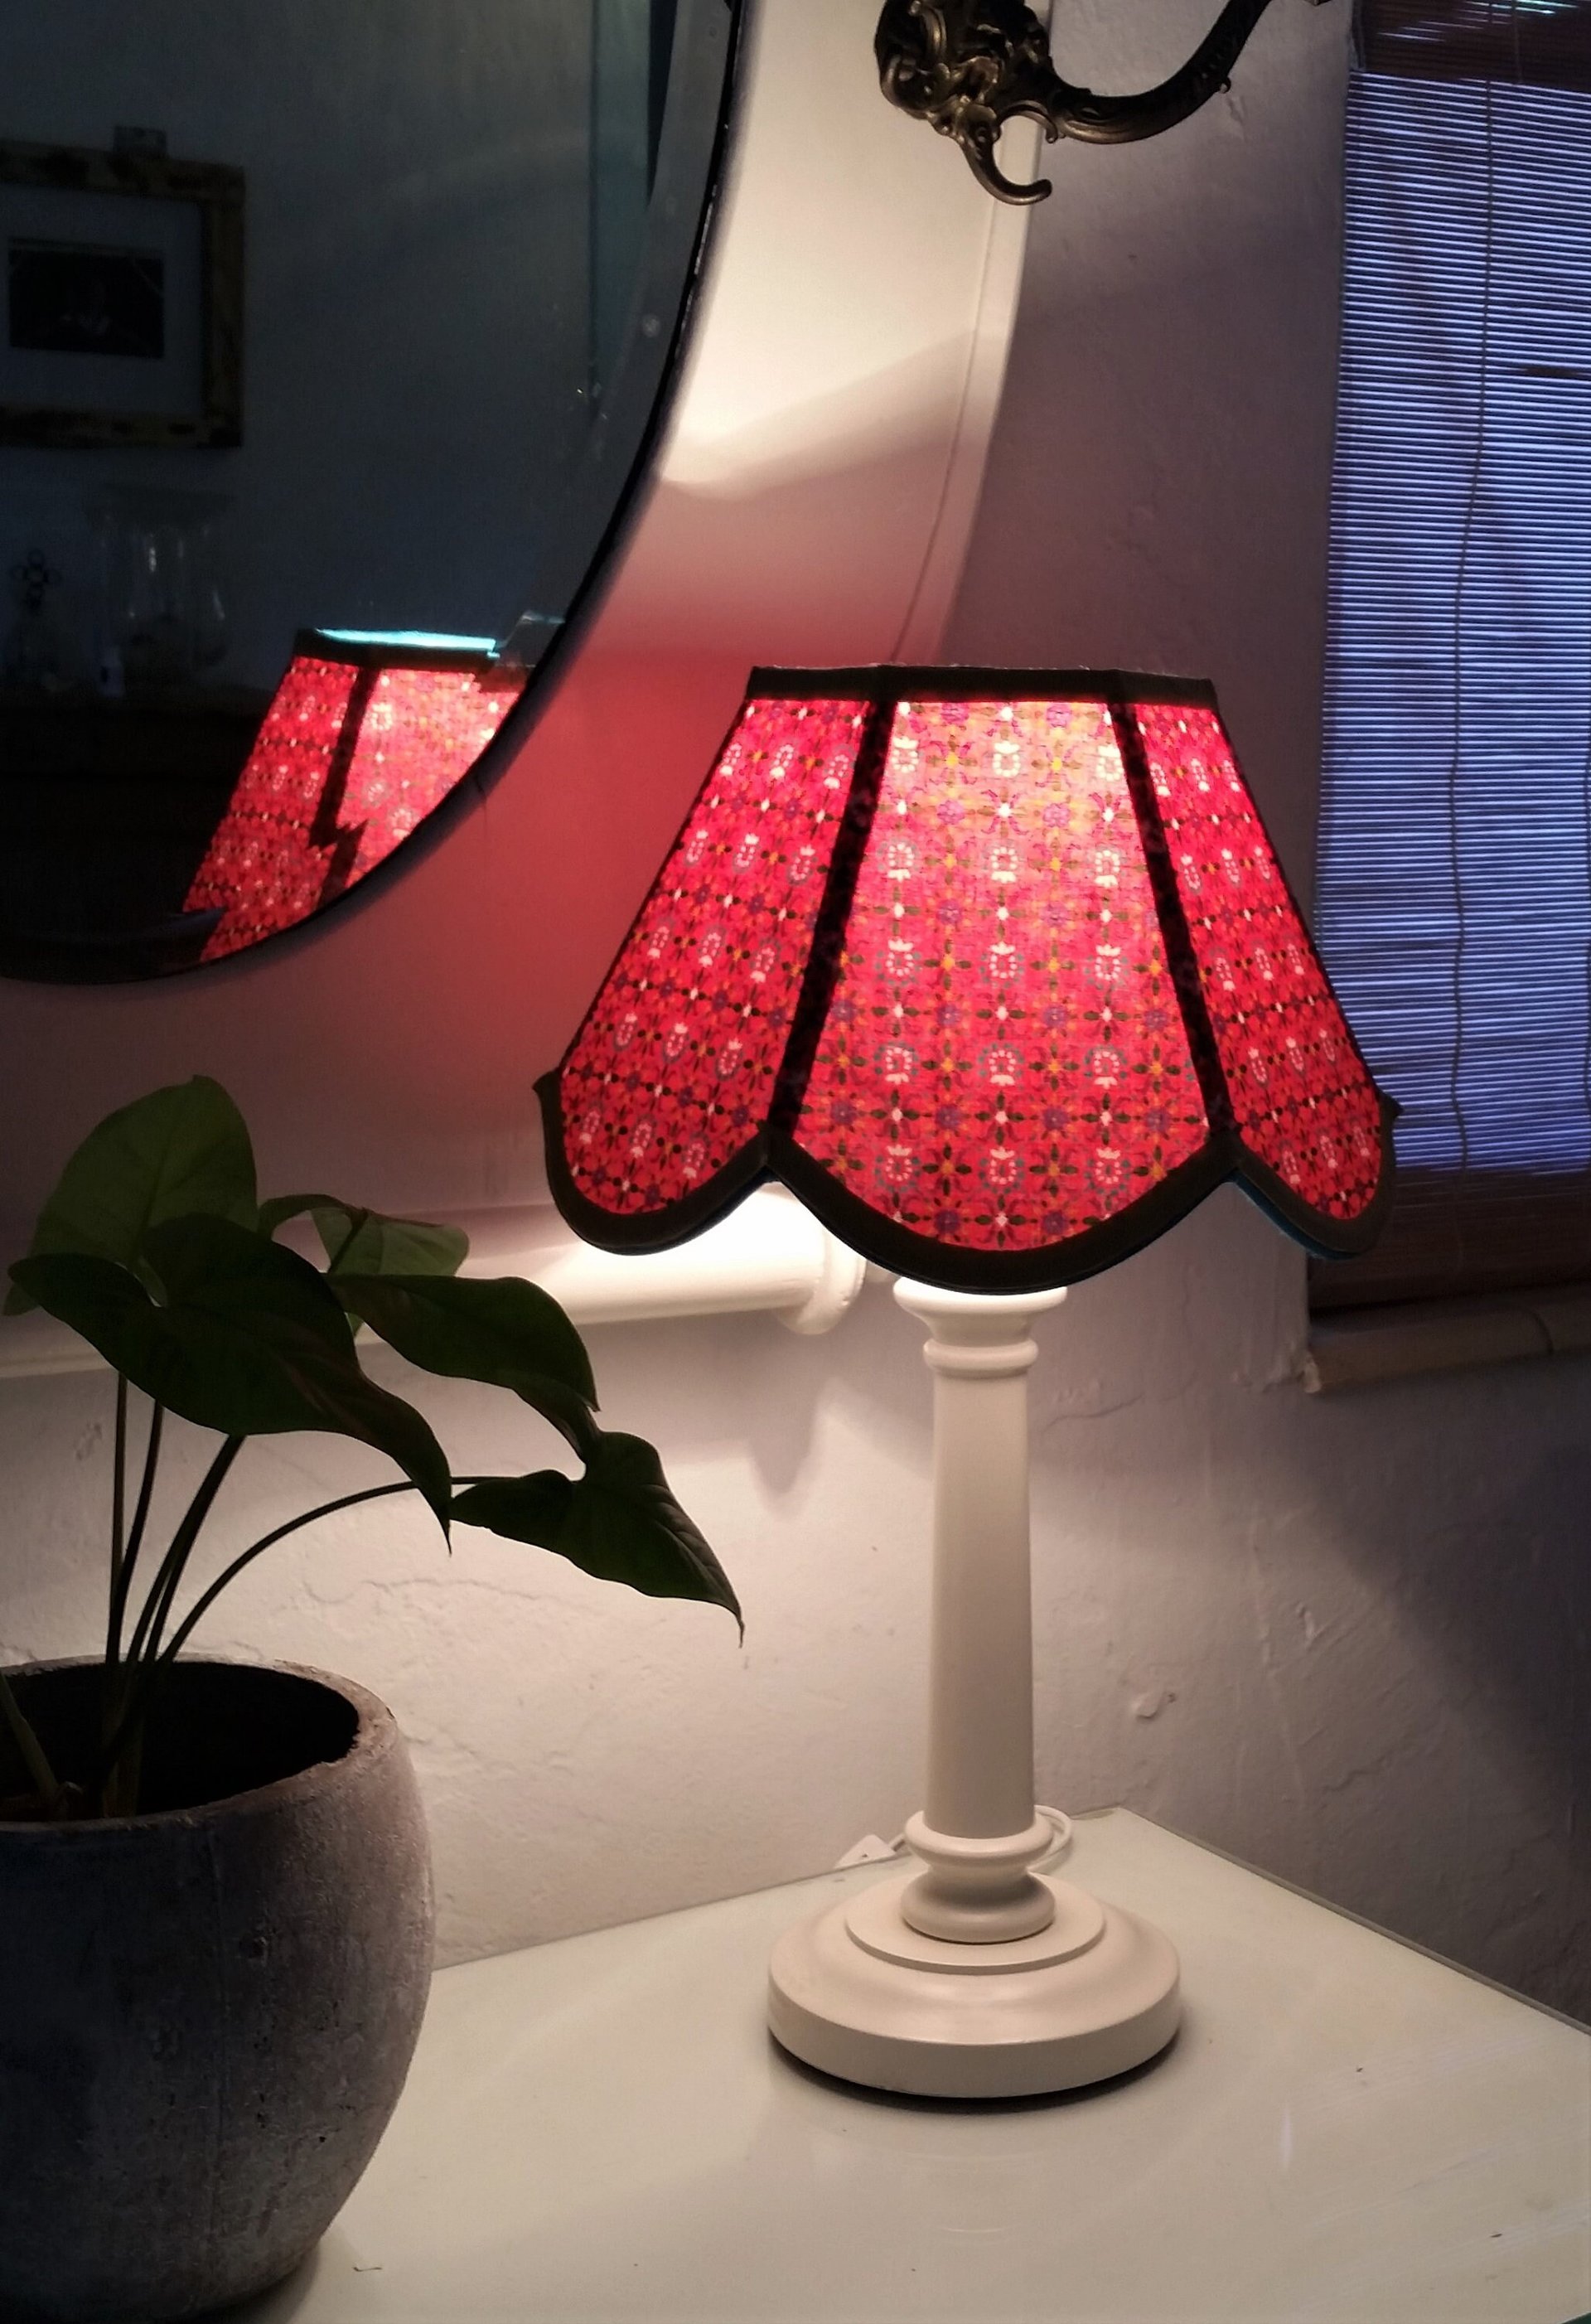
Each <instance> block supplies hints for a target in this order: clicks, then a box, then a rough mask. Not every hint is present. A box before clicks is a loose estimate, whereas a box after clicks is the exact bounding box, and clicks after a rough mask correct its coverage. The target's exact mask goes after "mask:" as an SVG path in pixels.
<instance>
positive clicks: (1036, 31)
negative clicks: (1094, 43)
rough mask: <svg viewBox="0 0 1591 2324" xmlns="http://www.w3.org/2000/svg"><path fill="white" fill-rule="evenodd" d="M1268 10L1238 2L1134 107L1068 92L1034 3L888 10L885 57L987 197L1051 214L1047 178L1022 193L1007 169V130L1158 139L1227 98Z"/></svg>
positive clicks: (884, 77)
mask: <svg viewBox="0 0 1591 2324" xmlns="http://www.w3.org/2000/svg"><path fill="white" fill-rule="evenodd" d="M1268 5H1269V0H1227V5H1226V6H1225V7H1224V8H1223V9H1222V11H1221V13H1220V15H1219V17H1218V18H1217V20H1216V22H1215V23H1214V25H1213V26H1212V27H1211V29H1210V31H1209V32H1208V33H1207V34H1206V36H1205V38H1204V39H1203V41H1202V42H1200V45H1199V47H1198V48H1197V49H1196V50H1195V51H1194V52H1193V54H1192V55H1191V57H1190V58H1189V60H1188V61H1187V63H1186V64H1185V65H1184V66H1183V67H1182V69H1181V71H1180V72H1174V73H1173V74H1172V76H1171V78H1170V79H1169V80H1163V81H1162V82H1161V83H1160V85H1159V87H1158V88H1149V89H1144V90H1142V91H1141V92H1140V93H1139V94H1137V95H1136V96H1133V97H1097V96H1096V95H1095V94H1094V92H1093V91H1092V90H1091V89H1087V88H1074V87H1073V86H1072V84H1071V82H1070V81H1065V80H1062V78H1061V76H1060V74H1059V73H1058V72H1057V71H1056V70H1055V67H1054V64H1053V61H1052V60H1051V56H1050V43H1049V39H1048V36H1047V35H1046V33H1045V32H1044V26H1043V25H1042V24H1041V23H1039V20H1038V18H1037V17H1036V16H1035V14H1034V13H1033V11H1032V9H1031V8H1029V7H1026V6H1025V5H1024V0H884V13H883V14H882V15H881V16H880V17H879V19H878V32H877V33H876V34H875V35H874V39H873V49H874V53H875V54H876V55H877V57H878V76H879V78H880V80H881V81H882V82H883V85H884V94H885V96H886V97H887V98H888V99H889V101H890V103H891V104H892V105H898V106H900V108H901V110H902V111H903V112H905V113H909V114H911V115H913V117H914V118H915V119H916V120H918V121H926V122H930V123H931V124H933V127H934V128H935V129H937V130H938V132H939V134H940V135H941V136H942V137H951V138H953V139H954V140H955V143H957V144H958V145H959V146H960V147H961V151H962V152H963V153H964V154H965V155H966V157H967V160H968V161H969V162H970V165H971V169H972V174H973V176H974V177H975V178H976V179H977V180H978V181H979V185H982V186H986V187H987V188H988V189H989V192H990V193H991V194H993V195H995V196H996V198H998V200H1000V201H1002V202H1042V201H1043V200H1044V197H1045V196H1046V195H1047V194H1048V193H1050V192H1051V190H1052V188H1051V184H1050V181H1049V180H1048V179H1047V178H1041V179H1039V180H1037V181H1036V182H1035V184H1033V185H1031V186H1019V185H1016V184H1015V183H1014V182H1013V181H1012V180H1010V179H1009V178H1007V176H1005V174H1004V173H1003V171H1001V170H1000V168H999V166H998V163H997V161H996V160H995V146H996V144H997V143H998V138H999V134H1000V132H1001V130H1002V129H1003V128H1004V127H1005V125H1006V124H1007V121H1015V120H1018V119H1023V120H1027V121H1036V122H1038V123H1039V124H1041V125H1042V126H1043V129H1044V135H1045V137H1046V138H1047V139H1049V140H1050V141H1052V142H1053V140H1054V139H1055V138H1057V137H1077V138H1081V139H1082V140H1083V141H1084V143H1088V144H1092V145H1123V144H1127V143H1131V142H1132V141H1133V140H1135V139H1136V138H1140V137H1158V136H1159V134H1160V133H1161V131H1162V130H1163V129H1174V128H1175V127H1176V125H1177V124H1178V122H1179V121H1186V120H1187V118H1188V116H1189V115H1190V114H1191V113H1197V112H1198V110H1199V108H1200V106H1201V105H1207V104H1208V103H1209V99H1210V98H1211V97H1214V96H1216V95H1217V94H1218V93H1219V91H1220V90H1221V89H1223V88H1225V87H1226V85H1227V82H1228V78H1229V76H1230V74H1231V70H1232V68H1233V66H1234V65H1235V64H1236V63H1237V60H1238V58H1239V57H1240V56H1241V55H1242V53H1243V50H1244V47H1245V45H1246V42H1247V40H1248V36H1249V34H1250V33H1251V32H1253V30H1254V28H1255V24H1257V23H1258V22H1259V20H1260V18H1261V17H1262V16H1263V15H1264V14H1265V9H1266V7H1267V6H1268Z"/></svg>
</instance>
